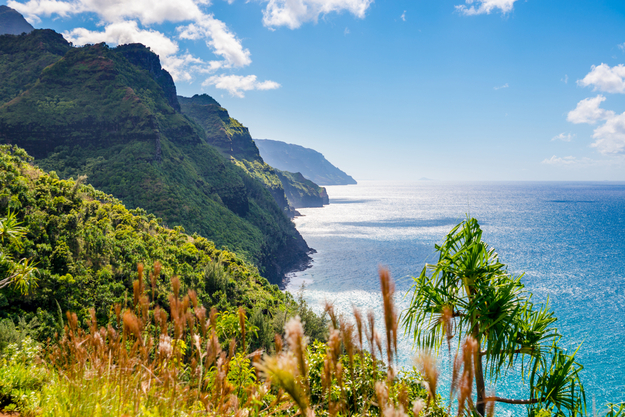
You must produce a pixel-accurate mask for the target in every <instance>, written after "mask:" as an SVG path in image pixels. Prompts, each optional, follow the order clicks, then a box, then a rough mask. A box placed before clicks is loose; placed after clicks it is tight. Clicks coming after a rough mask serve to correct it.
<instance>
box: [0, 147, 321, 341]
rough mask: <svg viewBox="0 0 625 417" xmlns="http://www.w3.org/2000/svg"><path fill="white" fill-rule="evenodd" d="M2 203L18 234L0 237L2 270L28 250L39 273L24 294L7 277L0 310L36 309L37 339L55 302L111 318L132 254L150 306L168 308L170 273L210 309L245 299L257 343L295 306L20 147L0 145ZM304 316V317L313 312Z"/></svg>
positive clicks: (223, 259)
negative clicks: (36, 161) (35, 161)
mask: <svg viewBox="0 0 625 417" xmlns="http://www.w3.org/2000/svg"><path fill="white" fill-rule="evenodd" d="M9 213H11V215H14V216H15V217H16V220H17V221H18V222H19V227H20V228H22V229H23V233H24V236H23V237H21V238H19V239H3V240H2V241H0V254H1V255H2V256H0V276H1V277H5V276H7V271H10V270H11V264H12V262H11V261H12V260H15V261H16V260H19V259H29V263H30V264H32V265H35V266H36V268H37V273H36V276H37V277H38V279H37V281H36V284H37V285H36V286H32V287H31V288H30V289H29V291H27V293H26V294H24V293H22V292H21V291H20V290H19V288H16V287H14V286H13V285H10V286H6V287H4V288H2V289H0V319H2V318H6V317H10V318H12V319H15V318H16V317H23V318H28V319H30V318H32V317H37V318H38V321H39V324H40V325H41V327H40V332H43V334H42V335H41V337H43V338H44V339H45V338H46V337H49V336H53V333H54V332H55V331H58V330H59V329H60V328H62V324H61V323H62V321H61V320H62V317H63V316H61V318H59V309H60V310H61V311H63V312H64V311H71V312H74V313H76V314H77V315H78V318H79V320H81V321H83V320H84V322H86V319H88V318H89V310H90V309H91V308H93V309H95V313H96V318H97V320H98V322H99V323H100V324H101V325H104V324H106V323H107V322H108V321H109V320H114V305H115V304H120V305H122V306H124V305H129V304H131V303H132V302H133V298H132V297H133V281H134V280H136V279H137V278H138V272H137V265H138V264H143V265H144V267H145V268H144V271H145V274H144V281H143V282H144V286H145V288H146V291H145V292H146V293H147V294H149V297H150V298H149V303H150V305H151V308H155V306H160V307H163V308H166V309H167V308H168V306H169V295H170V294H171V293H172V278H173V277H174V276H177V277H178V278H179V279H180V283H181V286H180V292H181V293H186V292H187V291H188V290H190V289H191V290H194V291H195V293H196V295H197V301H198V302H199V303H200V304H201V305H204V306H205V307H206V308H207V309H210V307H216V308H218V309H219V310H230V311H232V310H234V309H235V308H237V307H238V306H243V307H244V308H245V309H246V310H247V311H248V313H249V316H251V320H252V321H254V320H255V321H256V323H254V324H255V325H256V326H257V327H258V328H259V330H260V331H261V333H262V332H263V330H264V331H265V333H266V334H264V335H263V334H259V335H257V338H256V339H257V344H258V345H263V344H264V345H265V346H267V345H268V343H270V342H271V340H273V336H274V332H276V331H277V332H281V327H282V325H283V324H284V323H283V321H284V317H285V315H287V314H288V315H295V314H302V312H300V311H298V309H299V307H298V306H297V304H296V303H295V302H294V300H293V298H292V297H291V296H290V295H289V294H288V293H282V292H281V291H280V290H279V289H278V287H277V286H275V285H270V284H269V282H268V281H267V280H266V279H265V278H263V277H261V276H260V275H259V274H258V271H257V270H256V268H254V267H253V266H251V265H250V264H248V263H246V262H244V261H243V260H242V259H240V258H239V257H237V256H236V255H235V254H233V253H231V252H229V251H226V250H219V249H217V248H216V247H215V245H214V243H213V242H210V241H208V240H207V239H205V238H203V237H200V236H197V235H189V234H186V233H185V231H184V229H183V228H181V227H176V228H174V229H168V228H166V227H163V226H162V224H161V222H160V220H159V219H157V218H156V217H155V216H154V215H152V214H148V213H147V212H146V211H145V210H143V209H136V210H127V209H126V208H125V207H124V206H123V204H122V202H121V201H120V200H118V199H116V198H114V197H113V196H111V195H107V194H105V193H103V192H101V191H98V190H95V189H94V188H93V187H92V186H90V185H84V184H81V183H80V182H76V181H73V180H61V179H59V177H58V176H57V175H56V174H55V173H47V172H45V171H42V170H40V169H39V168H37V167H36V166H33V165H32V158H30V157H29V156H28V155H27V154H26V153H25V152H24V150H23V149H19V148H17V147H11V146H7V145H0V220H5V219H6V218H7V217H8V216H9V215H10V214H9ZM5 221H6V220H5ZM4 237H6V236H4ZM157 261H158V262H159V263H160V267H159V269H160V271H159V273H158V274H156V275H155V276H154V277H153V278H154V279H153V280H152V279H151V278H152V277H151V272H152V271H154V270H155V269H154V268H155V263H156V262H157ZM303 313H304V314H306V313H307V312H306V311H303ZM308 316H309V320H310V321H311V325H313V324H315V323H313V322H315V321H319V319H317V318H315V317H314V316H313V315H310V314H308ZM263 323H264V325H263ZM271 324H273V326H272V325H271ZM268 325H269V328H268ZM315 325H317V326H318V323H317V324H315ZM274 326H275V328H274Z"/></svg>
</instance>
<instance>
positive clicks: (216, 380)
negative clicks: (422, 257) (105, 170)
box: [0, 146, 625, 417]
mask: <svg viewBox="0 0 625 417" xmlns="http://www.w3.org/2000/svg"><path fill="white" fill-rule="evenodd" d="M31 160H32V159H31V158H30V157H29V156H28V155H27V154H26V153H25V152H24V151H23V150H21V149H19V148H16V147H10V146H2V147H1V148H0V185H1V187H0V189H1V190H2V194H1V195H0V226H1V227H0V231H1V235H0V237H2V239H0V252H1V253H2V260H1V262H0V268H1V275H0V277H3V279H7V278H6V277H8V281H7V283H8V284H7V285H5V286H4V287H3V288H1V289H0V297H2V299H1V300H2V303H3V304H2V309H1V310H0V314H2V315H3V316H4V317H5V318H4V319H1V320H0V410H5V411H19V412H20V413H21V414H22V415H23V416H27V415H33V416H72V417H73V416H94V415H96V416H122V415H123V416H187V415H211V416H222V415H224V416H225V415H228V416H231V415H236V416H292V415H305V416H314V415H317V416H349V415H362V416H365V415H367V416H396V417H407V416H410V417H416V416H441V417H442V416H445V415H449V414H450V413H451V412H452V408H451V405H452V403H451V401H450V402H449V405H448V404H447V401H445V400H444V399H443V398H442V397H441V396H440V394H439V393H438V391H437V388H438V377H439V375H438V370H437V369H436V362H435V359H434V358H433V357H432V356H430V354H428V353H427V351H421V352H418V354H417V359H416V361H415V364H416V365H415V368H414V369H412V370H410V371H408V372H406V371H399V372H398V369H397V367H396V365H395V358H396V356H397V337H398V333H399V332H400V329H399V312H398V311H397V310H396V307H395V305H394V298H395V294H394V292H395V291H394V284H393V281H392V280H391V278H390V275H389V273H388V271H386V270H384V269H382V270H381V271H380V283H381V289H382V310H383V317H384V320H383V323H382V324H381V325H379V324H376V321H375V319H374V315H373V313H372V312H368V313H367V314H366V315H365V314H363V312H361V311H359V310H357V309H354V314H353V318H352V319H351V320H350V319H348V318H347V317H344V316H339V315H337V314H336V313H335V311H334V308H333V306H332V305H331V304H327V305H326V308H325V315H324V317H325V318H320V317H319V316H317V315H315V314H313V313H312V312H311V310H310V309H309V308H308V307H307V306H306V303H305V302H304V301H303V300H302V297H301V296H300V298H299V300H294V299H293V298H292V297H291V296H290V295H288V294H286V293H282V292H280V291H279V290H278V288H277V287H276V286H272V285H270V284H269V283H268V282H267V281H266V280H265V279H264V278H262V277H261V276H260V275H258V273H257V271H256V270H255V268H254V267H252V266H250V265H249V264H247V263H245V262H244V261H242V260H241V259H239V258H237V256H236V255H234V254H233V253H230V252H228V251H224V250H218V249H216V248H215V246H214V244H213V243H211V242H209V241H208V240H206V239H204V238H202V237H200V236H197V235H193V236H190V235H188V234H185V233H184V230H183V229H182V228H181V227H177V228H174V229H173V230H172V229H167V228H165V227H163V226H162V225H161V224H160V222H159V219H157V218H156V217H155V216H153V215H150V214H147V213H146V212H145V211H143V210H141V209H136V210H127V209H126V208H125V207H124V206H123V205H122V204H121V202H120V201H119V200H117V199H115V198H114V197H112V196H110V195H107V194H105V193H102V192H100V191H97V190H95V189H94V188H93V187H92V186H89V185H84V184H82V181H83V180H84V178H80V179H79V181H74V180H61V179H59V178H58V177H57V176H56V175H55V174H54V173H46V172H44V171H41V170H40V169H38V168H36V167H35V166H33V165H32V164H31V163H30V162H31ZM437 250H438V251H439V252H440V254H441V256H440V259H439V262H438V264H437V265H435V266H431V267H429V268H428V269H424V272H423V273H422V274H421V275H420V277H419V278H417V285H416V286H415V295H414V297H415V298H414V300H417V301H415V302H414V303H413V305H412V307H411V309H410V310H409V311H407V312H406V315H405V317H406V319H405V320H406V323H407V324H408V328H409V329H412V330H414V331H415V335H416V340H417V342H418V343H419V344H420V345H422V346H423V347H440V346H441V345H443V344H444V343H445V342H447V343H450V342H451V339H452V338H454V337H455V338H457V339H458V340H460V339H463V338H464V339H465V340H464V343H463V344H462V345H461V346H462V348H461V349H460V351H459V355H458V358H457V360H456V361H455V371H454V385H453V387H452V388H453V389H454V390H455V392H457V393H458V403H457V404H458V407H457V409H458V414H459V415H460V414H464V415H475V416H477V415H492V414H493V412H494V408H493V406H492V405H493V404H494V403H495V402H497V401H501V400H502V399H501V398H499V397H495V396H493V395H490V396H484V395H483V396H482V397H480V389H481V388H480V386H481V384H482V382H480V381H479V379H480V373H481V372H482V371H481V369H482V368H481V366H480V363H481V361H482V358H485V360H486V361H487V362H486V363H487V364H488V365H487V366H486V367H485V369H492V371H491V372H492V373H493V374H494V375H499V374H500V373H501V372H502V370H504V371H505V369H507V368H509V367H510V366H511V364H512V360H513V359H514V361H515V363H516V361H520V362H524V359H523V358H522V356H523V355H529V358H528V359H527V360H526V361H525V362H524V363H525V365H526V367H525V369H527V370H528V373H529V374H530V377H529V379H530V392H531V394H532V396H531V397H530V398H529V399H528V400H527V401H524V402H523V403H525V404H528V405H529V407H530V409H529V413H530V414H531V415H537V416H538V415H540V416H544V417H546V416H549V415H577V414H584V412H585V409H584V397H583V389H582V387H581V384H580V383H579V379H578V378H577V371H578V369H579V367H578V365H577V364H575V362H574V361H573V358H572V357H571V356H568V355H567V354H566V353H565V352H563V351H562V350H560V349H558V348H557V345H556V344H554V343H551V344H545V343H544V342H545V341H551V340H555V338H556V334H555V330H554V329H553V328H552V326H551V324H552V323H553V321H554V319H553V316H552V315H551V313H549V311H548V310H547V309H546V308H542V309H534V308H533V306H532V304H531V303H530V302H529V295H528V294H526V293H525V292H523V291H522V286H521V285H520V283H519V279H518V277H511V276H510V275H509V274H508V273H507V272H506V270H505V267H504V266H503V265H501V264H500V263H499V262H498V261H497V257H496V254H495V253H494V252H493V251H492V249H491V248H489V247H488V246H487V245H486V244H485V243H484V242H482V241H481V231H480V229H479V226H478V224H477V222H476V221H475V220H474V219H470V220H468V221H467V222H465V223H463V224H461V225H459V226H458V227H456V228H455V229H453V230H452V232H450V234H449V235H448V237H447V239H446V240H445V242H444V244H443V245H441V246H438V247H437ZM25 261H28V262H30V265H33V268H34V270H33V271H31V272H32V273H30V274H25V272H24V269H23V268H21V264H23V263H24V262H25ZM429 269H431V270H433V274H431V275H428V274H426V271H428V270H429ZM455 320H457V321H458V322H457V323H455V324H454V321H455ZM464 336H466V337H464ZM450 351H451V350H450ZM450 353H451V352H450ZM561 359H562V360H561ZM569 364H573V366H569ZM474 382H475V384H474ZM474 386H475V389H476V391H477V397H476V399H475V400H474V399H473V395H472V389H473V387H474ZM452 394H453V392H452ZM508 402H509V401H508ZM480 404H484V407H482V408H481V409H480V408H479V407H480ZM623 413H625V406H624V405H619V406H611V410H610V411H609V412H608V414H607V416H611V417H617V416H622V415H623Z"/></svg>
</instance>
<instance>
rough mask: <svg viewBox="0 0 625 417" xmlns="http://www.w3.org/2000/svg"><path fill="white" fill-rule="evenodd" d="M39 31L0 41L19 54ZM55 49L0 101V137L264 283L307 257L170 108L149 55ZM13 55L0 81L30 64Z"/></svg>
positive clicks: (239, 174)
mask: <svg viewBox="0 0 625 417" xmlns="http://www.w3.org/2000/svg"><path fill="white" fill-rule="evenodd" d="M44 35H46V36H50V37H54V36H59V37H60V35H57V34H55V33H54V32H51V31H47V32H46V31H35V32H33V33H32V34H30V35H25V36H12V37H8V36H6V37H0V38H2V39H5V38H6V39H8V40H6V39H5V41H6V42H8V43H9V44H10V46H11V48H13V49H14V50H16V51H18V52H15V53H17V54H18V55H19V54H22V53H23V52H24V51H30V50H29V48H30V47H31V44H33V43H34V42H36V39H37V37H42V36H44ZM65 48H67V52H66V53H65V54H64V56H63V58H62V59H60V60H59V59H58V55H54V57H52V58H49V61H51V62H52V61H54V60H56V62H54V63H52V65H48V66H47V67H45V68H44V69H43V70H42V71H41V73H40V74H39V78H38V80H37V81H36V82H34V83H32V84H28V85H24V86H23V88H28V87H30V88H28V89H27V90H26V91H24V92H23V93H22V94H21V95H19V96H17V97H15V98H14V99H13V100H12V101H10V102H9V103H6V104H4V105H2V106H0V143H11V144H17V145H19V146H21V147H23V148H25V149H26V150H27V151H28V152H29V153H30V154H31V155H33V156H34V157H35V158H36V159H37V164H38V165H39V166H41V167H42V168H44V169H47V170H51V171H52V170H53V171H55V172H56V173H57V174H58V175H59V177H60V178H69V177H73V178H78V177H79V176H81V175H86V176H87V177H88V181H89V183H90V184H91V185H93V186H94V187H96V188H98V189H100V190H102V191H104V192H106V193H110V194H113V195H114V196H115V197H116V198H119V199H120V200H121V201H123V203H124V204H125V205H126V206H128V207H142V208H144V209H145V210H147V211H148V212H150V213H154V214H155V215H157V216H159V217H160V218H162V219H163V221H164V222H165V223H166V224H168V225H170V226H176V225H181V226H183V227H184V228H185V229H186V230H188V231H189V232H191V233H198V234H200V235H202V236H205V237H207V238H208V239H211V240H212V241H214V242H215V244H216V245H217V246H218V247H222V246H226V247H227V248H229V249H231V250H234V251H236V252H237V253H238V254H239V255H240V256H243V257H245V258H246V259H247V260H249V261H251V262H253V263H254V264H255V265H256V266H257V267H258V268H259V269H260V270H261V273H262V274H263V275H264V276H266V277H267V278H269V279H271V280H272V282H280V281H281V279H282V277H283V274H284V272H285V271H288V270H290V269H293V268H297V267H300V266H301V265H302V264H306V263H307V262H308V259H309V258H308V256H307V252H308V251H309V248H308V247H307V245H306V243H305V242H304V240H303V239H302V238H301V236H300V235H299V233H298V232H297V230H296V229H295V227H294V225H293V224H292V222H291V221H290V220H289V218H288V217H287V216H286V214H285V211H284V209H283V207H279V206H277V205H276V203H275V201H274V199H273V198H272V196H271V195H270V193H269V192H268V191H267V190H266V189H265V188H264V187H263V185H262V184H261V183H260V182H259V181H257V178H256V177H251V176H250V175H249V174H248V173H247V172H246V170H244V169H241V168H240V167H238V166H236V165H235V164H232V163H230V161H228V159H227V158H224V156H223V155H222V154H221V153H220V152H219V151H218V150H217V149H216V148H214V147H213V146H212V145H210V144H209V143H207V142H206V140H205V138H204V137H202V135H203V131H202V128H201V127H200V126H198V125H197V124H196V123H194V122H193V121H191V120H190V119H188V118H187V117H185V116H183V115H182V114H180V113H179V112H177V111H176V109H175V108H174V107H175V102H174V101H175V100H176V97H175V95H174V96H173V98H172V94H171V93H172V91H175V86H174V85H173V83H169V84H168V80H170V78H168V74H166V72H164V71H163V70H161V69H160V64H158V57H157V56H156V55H155V54H153V53H152V52H150V51H149V49H147V48H145V47H143V46H141V45H131V46H124V47H119V48H117V49H110V48H108V47H107V46H106V45H104V44H98V45H91V46H85V47H82V48H69V46H67V45H65ZM48 49H50V48H48ZM20 51H22V52H20ZM55 51H56V50H55ZM60 52H62V51H60V50H59V51H58V53H60ZM13 55H14V54H13ZM13 55H2V56H0V68H4V75H5V79H11V80H12V79H13V78H15V77H18V76H22V74H23V73H24V72H25V71H31V72H32V73H33V74H35V73H36V72H37V70H38V68H39V67H37V66H36V65H35V64H33V63H32V62H30V61H24V62H23V65H22V64H20V62H21V61H20V62H18V63H17V64H14V63H11V62H13V61H12V59H13V58H12V57H13ZM19 56H22V55H19ZM46 56H47V55H46ZM53 58H54V60H53ZM33 59H34V58H33ZM9 61H10V62H9ZM36 62H39V61H36ZM46 62H48V61H46ZM51 62H49V63H51ZM46 65H47V64H46ZM23 67H24V68H23ZM164 74H165V75H164ZM14 84H15V83H14V82H11V85H14ZM3 85H5V83H3ZM11 88H13V89H17V88H18V87H11ZM20 88H22V87H20ZM20 91H21V90H20ZM7 94H8V93H7ZM172 100H174V101H172ZM172 105H173V106H174V107H172ZM233 129H235V127H233ZM237 129H244V128H242V127H240V128H237ZM252 145H253V142H252Z"/></svg>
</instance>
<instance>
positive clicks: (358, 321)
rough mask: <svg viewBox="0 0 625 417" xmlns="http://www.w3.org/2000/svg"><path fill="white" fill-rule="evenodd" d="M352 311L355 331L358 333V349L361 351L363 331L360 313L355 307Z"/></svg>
mask: <svg viewBox="0 0 625 417" xmlns="http://www.w3.org/2000/svg"><path fill="white" fill-rule="evenodd" d="M352 308H353V310H354V320H355V321H356V330H357V331H358V348H359V349H362V348H363V347H362V331H363V322H362V313H361V312H360V310H359V309H358V308H357V307H356V306H352Z"/></svg>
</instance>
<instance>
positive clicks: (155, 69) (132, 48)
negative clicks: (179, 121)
mask: <svg viewBox="0 0 625 417" xmlns="http://www.w3.org/2000/svg"><path fill="white" fill-rule="evenodd" d="M115 50H116V51H117V52H119V53H121V54H122V55H123V56H124V57H125V58H126V59H127V60H128V61H130V62H131V63H132V64H134V65H136V66H137V67H139V68H143V69H144V70H146V71H147V72H148V74H150V77H152V79H153V80H154V81H156V83H157V84H158V85H159V86H160V87H161V88H162V89H163V95H164V96H165V98H166V99H167V102H168V103H169V105H170V106H171V107H172V108H173V109H174V110H176V111H177V112H180V103H178V96H177V95H176V84H174V79H173V78H172V77H171V75H170V74H169V73H168V72H167V71H165V70H164V69H163V68H162V67H161V61H160V59H158V55H155V54H154V53H152V51H150V48H148V47H146V46H144V45H143V44H140V43H131V44H128V45H120V46H118V47H117V48H115Z"/></svg>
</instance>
